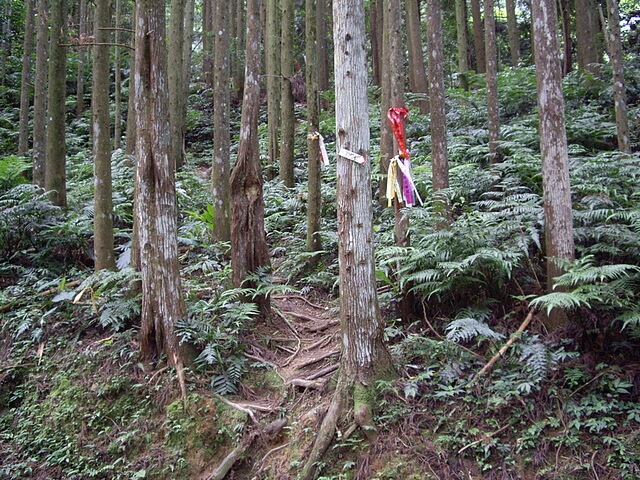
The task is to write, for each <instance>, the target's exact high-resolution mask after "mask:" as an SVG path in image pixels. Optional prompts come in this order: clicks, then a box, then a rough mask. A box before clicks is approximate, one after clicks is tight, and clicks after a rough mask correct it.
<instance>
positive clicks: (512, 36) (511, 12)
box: [506, 0, 520, 67]
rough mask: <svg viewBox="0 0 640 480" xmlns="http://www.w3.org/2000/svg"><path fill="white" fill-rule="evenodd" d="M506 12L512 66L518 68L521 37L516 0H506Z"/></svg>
mask: <svg viewBox="0 0 640 480" xmlns="http://www.w3.org/2000/svg"><path fill="white" fill-rule="evenodd" d="M506 10H507V31H508V34H509V53H510V55H511V65H512V66H514V67H517V66H518V63H519V62H520V36H519V35H518V17H517V16H516V2H515V0H506Z"/></svg>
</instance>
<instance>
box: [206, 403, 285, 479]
mask: <svg viewBox="0 0 640 480" xmlns="http://www.w3.org/2000/svg"><path fill="white" fill-rule="evenodd" d="M236 406H237V405H236ZM286 424H287V420H286V419H284V418H283V419H280V420H276V421H275V422H273V423H270V424H269V425H267V426H266V427H264V428H259V429H256V430H254V431H252V432H251V433H249V434H248V435H246V436H245V437H244V438H243V439H242V442H241V443H240V445H238V446H237V447H236V448H234V449H233V450H232V451H231V453H229V455H227V456H226V457H225V458H224V459H223V460H222V462H220V465H218V467H217V468H216V469H215V470H213V472H211V474H209V475H205V476H204V477H202V478H203V479H204V480H223V479H224V478H225V477H226V476H227V473H229V471H230V470H231V469H232V468H233V466H234V465H235V464H236V462H238V460H240V459H241V458H242V457H243V455H244V453H245V452H246V451H247V450H248V449H249V448H250V447H251V445H252V444H253V442H254V441H255V439H256V438H258V437H259V436H265V435H270V436H274V435H277V434H278V433H279V432H280V430H282V429H283V428H284V427H285V425H286ZM265 458H266V456H265ZM263 460H264V459H263Z"/></svg>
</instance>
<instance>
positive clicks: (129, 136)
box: [124, 7, 138, 155]
mask: <svg viewBox="0 0 640 480" xmlns="http://www.w3.org/2000/svg"><path fill="white" fill-rule="evenodd" d="M136 15H137V11H136V9H135V7H134V10H133V13H132V17H133V20H132V22H131V26H132V29H133V30H134V34H133V38H132V41H131V44H132V45H131V46H132V47H134V49H133V52H135V44H136V34H135V31H137V30H138V27H137V23H138V22H136ZM134 63H135V53H134V60H133V61H132V62H131V68H130V69H129V99H128V102H127V133H126V143H125V149H124V151H125V153H126V154H127V155H133V154H134V153H135V151H136V141H137V136H138V132H137V131H136V128H137V124H138V122H137V121H136V106H135V95H134V89H135V85H134V78H133V64H134Z"/></svg>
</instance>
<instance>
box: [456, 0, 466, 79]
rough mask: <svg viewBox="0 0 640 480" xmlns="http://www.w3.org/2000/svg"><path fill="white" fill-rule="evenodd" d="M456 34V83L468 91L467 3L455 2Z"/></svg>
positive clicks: (463, 1)
mask: <svg viewBox="0 0 640 480" xmlns="http://www.w3.org/2000/svg"><path fill="white" fill-rule="evenodd" d="M456 33H457V45H458V82H459V85H460V88H461V89H463V90H469V79H468V78H467V72H468V71H469V27H468V26H467V2H466V0H456Z"/></svg>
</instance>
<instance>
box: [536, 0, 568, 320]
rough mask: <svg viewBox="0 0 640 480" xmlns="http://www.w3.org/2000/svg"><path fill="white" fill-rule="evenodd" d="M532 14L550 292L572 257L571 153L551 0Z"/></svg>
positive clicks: (555, 316)
mask: <svg viewBox="0 0 640 480" xmlns="http://www.w3.org/2000/svg"><path fill="white" fill-rule="evenodd" d="M532 17H533V32H534V42H535V53H536V58H535V60H536V80H537V85H538V117H539V121H540V152H541V156H542V188H543V195H544V216H545V244H546V255H547V289H548V290H549V291H552V290H553V282H554V279H555V278H557V277H558V276H559V275H561V274H562V273H563V268H562V266H561V261H562V260H572V259H573V258H574V255H575V253H574V238H573V217H572V212H571V189H570V185H569V159H568V157H569V153H568V147H567V136H566V130H565V119H564V98H563V96H562V75H561V69H560V58H559V52H560V50H559V45H558V36H557V25H558V24H557V15H556V4H555V2H554V0H539V1H537V2H533V3H532ZM565 322H566V315H564V312H562V311H559V310H556V311H554V312H552V313H551V315H550V316H549V317H548V318H547V321H546V323H547V327H548V328H550V329H555V328H557V327H559V326H561V325H562V324H563V323H565Z"/></svg>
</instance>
